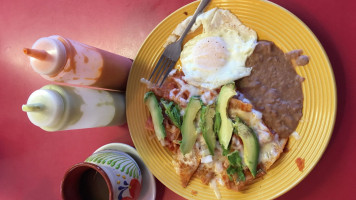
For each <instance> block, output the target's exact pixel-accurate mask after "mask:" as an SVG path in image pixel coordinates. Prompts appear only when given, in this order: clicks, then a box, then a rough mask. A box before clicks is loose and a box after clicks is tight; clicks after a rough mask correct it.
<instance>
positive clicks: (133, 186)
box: [118, 179, 141, 200]
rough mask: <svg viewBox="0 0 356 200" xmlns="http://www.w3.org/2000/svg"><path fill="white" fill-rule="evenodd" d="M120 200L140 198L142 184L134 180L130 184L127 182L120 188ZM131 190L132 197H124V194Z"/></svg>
mask: <svg viewBox="0 0 356 200" xmlns="http://www.w3.org/2000/svg"><path fill="white" fill-rule="evenodd" d="M118 189H119V191H120V193H119V200H135V199H137V198H138V196H139V194H140V193H139V191H140V190H141V184H140V182H139V181H138V180H137V179H132V180H131V182H130V184H128V183H127V182H126V181H125V182H124V186H119V188H118ZM127 189H129V192H130V195H131V197H122V193H123V192H124V191H125V190H127Z"/></svg>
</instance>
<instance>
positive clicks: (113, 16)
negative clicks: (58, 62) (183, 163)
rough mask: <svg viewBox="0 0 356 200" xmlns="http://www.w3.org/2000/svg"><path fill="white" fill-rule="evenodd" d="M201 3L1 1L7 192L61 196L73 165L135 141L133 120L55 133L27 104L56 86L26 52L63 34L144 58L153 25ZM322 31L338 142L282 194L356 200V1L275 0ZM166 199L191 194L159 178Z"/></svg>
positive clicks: (1, 173) (0, 119) (2, 176)
mask: <svg viewBox="0 0 356 200" xmlns="http://www.w3.org/2000/svg"><path fill="white" fill-rule="evenodd" d="M190 2H191V0H183V1H176V0H165V1H163V0H151V1H148V0H101V1H99V0H97V1H84V0H80V1H70V0H58V1H45V0H31V1H24V0H23V1H20V0H2V1H1V3H0V27H1V30H0V67H1V74H2V78H0V83H1V84H0V85H2V88H1V90H0V94H1V98H0V102H1V103H0V105H1V106H2V108H1V111H0V112H1V115H0V125H1V126H0V127H1V129H0V199H36V200H38V199H60V198H61V197H60V183H61V180H62V177H63V174H64V172H65V171H66V170H67V169H68V168H69V167H71V166H72V165H73V164H75V163H78V162H81V161H83V160H84V159H85V158H86V157H88V156H89V155H90V154H91V153H92V152H93V151H94V150H96V149H97V148H99V147H100V146H102V145H105V144H107V143H111V142H121V143H126V144H130V145H133V142H132V140H131V137H130V135H129V131H128V127H127V125H124V126H121V127H106V128H93V129H85V130H73V131H62V132H54V133H48V132H45V131H43V130H42V129H40V128H38V127H36V126H34V125H32V124H31V123H30V121H29V120H28V118H27V116H26V114H25V113H24V112H22V111H21V105H22V104H24V103H26V101H27V98H28V96H29V95H30V94H31V93H32V92H33V91H34V90H36V89H38V88H40V87H42V86H44V85H46V84H48V83H49V82H48V81H46V80H44V79H42V78H41V77H40V76H39V75H38V74H36V73H35V72H34V71H33V70H32V69H31V67H30V65H29V60H28V58H27V57H26V56H25V55H24V54H23V53H22V49H23V48H24V47H31V45H32V44H33V42H35V41H36V40H37V39H38V38H40V37H44V36H50V35H54V34H59V35H62V36H65V37H68V38H71V39H74V40H77V41H80V42H83V43H86V44H89V45H92V46H96V47H98V48H101V49H105V50H108V51H111V52H114V53H117V54H121V55H123V56H126V57H130V58H133V59H134V58H135V55H136V53H137V52H138V50H139V48H140V46H141V44H142V43H143V41H144V40H145V38H146V37H147V36H148V34H149V33H150V32H151V31H152V30H153V28H154V27H155V26H156V25H157V24H158V23H159V22H160V21H161V20H163V19H164V18H165V17H166V16H168V15H169V14H170V13H171V12H173V11H174V10H176V9H178V8H180V7H182V6H184V5H186V4H188V3H190ZM273 2H275V3H277V4H279V5H281V6H283V7H284V8H286V9H288V10H289V11H291V12H292V13H294V14H295V15H296V16H298V17H299V18H300V19H301V20H302V21H304V22H305V23H306V24H307V25H308V26H309V27H310V29H311V30H312V31H313V32H314V33H315V35H316V36H317V37H318V38H319V40H320V42H321V43H322V45H323V46H324V48H325V50H326V52H327V54H328V56H329V59H330V61H331V64H332V66H333V70H334V73H335V78H336V84H337V90H338V91H337V93H338V98H337V99H338V105H337V106H338V109H337V118H336V123H335V128H334V132H333V135H332V138H331V140H330V143H329V145H328V148H327V149H326V151H325V153H324V155H323V157H322V158H321V160H320V162H319V163H318V164H317V165H316V167H315V168H314V169H313V171H312V172H311V173H310V174H309V175H308V176H307V177H306V178H305V179H304V180H303V181H302V182H301V183H300V184H298V185H297V186H296V187H295V188H293V189H292V190H291V191H289V192H287V193H286V194H284V195H282V196H281V197H280V198H279V199H355V197H354V194H355V188H356V181H355V179H356V170H355V165H356V156H355V155H356V148H355V146H354V143H355V141H356V133H355V131H356V122H355V120H354V118H355V117H354V116H355V113H356V107H355V105H356V104H355V102H356V99H355V92H356V89H355V86H356V75H355V74H356V67H355V63H356V54H355V53H356V51H355V44H356V40H355V33H356V23H355V19H356V12H355V8H356V3H355V1H351V0H350V1H340V0H314V1H309V0H289V1H283V0H273ZM157 199H158V200H161V199H162V200H163V199H169V200H177V199H183V198H182V197H180V196H179V195H177V194H175V193H174V192H172V191H171V190H169V189H168V188H166V187H165V186H164V185H163V184H162V183H160V182H159V181H158V180H157Z"/></svg>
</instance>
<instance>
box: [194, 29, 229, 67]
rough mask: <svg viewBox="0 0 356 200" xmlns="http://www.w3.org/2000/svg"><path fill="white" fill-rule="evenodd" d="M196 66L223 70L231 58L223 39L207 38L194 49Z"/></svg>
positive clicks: (200, 41)
mask: <svg viewBox="0 0 356 200" xmlns="http://www.w3.org/2000/svg"><path fill="white" fill-rule="evenodd" d="M193 58H194V62H195V64H197V66H199V67H201V68H203V69H208V70H211V69H214V68H221V67H223V66H224V65H225V63H226V62H227V60H228V58H229V51H228V49H227V47H226V43H225V41H224V40H223V39H222V38H221V37H216V36H215V37H205V38H202V39H201V40H199V41H198V42H197V43H196V44H195V45H194V48H193Z"/></svg>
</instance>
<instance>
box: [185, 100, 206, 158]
mask: <svg viewBox="0 0 356 200" xmlns="http://www.w3.org/2000/svg"><path fill="white" fill-rule="evenodd" d="M201 104H202V103H201V101H200V99H199V98H198V97H192V98H190V100H189V103H188V105H187V108H186V110H185V113H184V116H183V123H182V127H181V133H182V142H181V144H180V150H181V152H182V154H183V155H185V154H187V153H189V152H190V151H191V150H192V148H193V146H194V144H195V141H196V139H197V137H198V134H197V130H196V128H195V122H194V121H195V118H196V116H197V114H198V112H199V110H200V108H201Z"/></svg>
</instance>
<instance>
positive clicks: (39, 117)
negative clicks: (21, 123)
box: [22, 89, 64, 127]
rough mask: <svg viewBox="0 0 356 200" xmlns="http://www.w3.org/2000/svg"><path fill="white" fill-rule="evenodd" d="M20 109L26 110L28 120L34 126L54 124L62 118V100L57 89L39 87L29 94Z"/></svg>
mask: <svg viewBox="0 0 356 200" xmlns="http://www.w3.org/2000/svg"><path fill="white" fill-rule="evenodd" d="M22 110H23V111H25V112H27V116H28V118H29V120H30V121H31V122H32V123H33V124H34V125H36V126H39V127H51V126H56V125H57V124H58V123H60V121H61V119H62V118H63V114H64V101H63V98H62V96H61V95H60V94H59V93H58V92H57V91H54V90H49V89H39V90H36V91H34V92H33V93H32V94H31V95H30V97H29V98H28V100H27V104H26V105H23V106H22Z"/></svg>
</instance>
